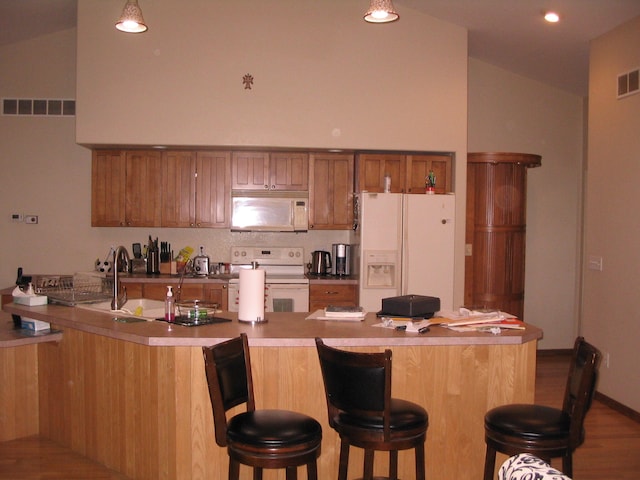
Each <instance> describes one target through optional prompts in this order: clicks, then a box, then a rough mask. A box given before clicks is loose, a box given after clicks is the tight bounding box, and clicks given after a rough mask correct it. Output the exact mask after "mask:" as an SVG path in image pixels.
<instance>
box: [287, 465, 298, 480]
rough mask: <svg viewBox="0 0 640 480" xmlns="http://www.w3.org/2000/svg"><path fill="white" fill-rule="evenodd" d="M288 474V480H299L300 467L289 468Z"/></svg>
mask: <svg viewBox="0 0 640 480" xmlns="http://www.w3.org/2000/svg"><path fill="white" fill-rule="evenodd" d="M286 472H287V475H286V479H287V480H298V467H287V468H286Z"/></svg>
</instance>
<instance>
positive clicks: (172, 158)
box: [162, 151, 196, 227]
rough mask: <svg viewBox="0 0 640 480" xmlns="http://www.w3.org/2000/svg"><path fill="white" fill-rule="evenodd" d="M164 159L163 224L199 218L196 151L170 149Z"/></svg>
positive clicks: (176, 224) (174, 224)
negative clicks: (197, 211)
mask: <svg viewBox="0 0 640 480" xmlns="http://www.w3.org/2000/svg"><path fill="white" fill-rule="evenodd" d="M163 157H164V158H163V161H162V226H163V227H193V226H195V222H196V153H195V152H192V151H186V152H182V151H167V152H164V154H163Z"/></svg>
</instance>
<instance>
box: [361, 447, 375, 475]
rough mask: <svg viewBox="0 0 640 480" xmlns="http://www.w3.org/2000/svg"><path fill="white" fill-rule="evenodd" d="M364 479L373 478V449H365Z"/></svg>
mask: <svg viewBox="0 0 640 480" xmlns="http://www.w3.org/2000/svg"><path fill="white" fill-rule="evenodd" d="M362 478H363V480H373V450H370V449H365V451H364V472H363V474H362Z"/></svg>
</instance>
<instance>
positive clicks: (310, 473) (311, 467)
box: [307, 460, 318, 480]
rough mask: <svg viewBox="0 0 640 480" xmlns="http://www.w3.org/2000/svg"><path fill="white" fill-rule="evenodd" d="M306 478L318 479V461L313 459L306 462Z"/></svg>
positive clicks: (310, 479) (308, 479) (309, 479)
mask: <svg viewBox="0 0 640 480" xmlns="http://www.w3.org/2000/svg"><path fill="white" fill-rule="evenodd" d="M307 480H318V463H317V462H316V461H315V460H313V461H311V462H309V463H308V464H307Z"/></svg>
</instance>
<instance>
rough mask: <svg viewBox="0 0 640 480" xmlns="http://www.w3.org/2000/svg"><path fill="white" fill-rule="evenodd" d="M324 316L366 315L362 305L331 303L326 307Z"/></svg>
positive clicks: (352, 316)
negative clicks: (340, 305)
mask: <svg viewBox="0 0 640 480" xmlns="http://www.w3.org/2000/svg"><path fill="white" fill-rule="evenodd" d="M324 316H325V317H328V318H362V317H364V310H363V308H362V307H339V306H336V305H329V306H328V307H326V308H325V309H324Z"/></svg>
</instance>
